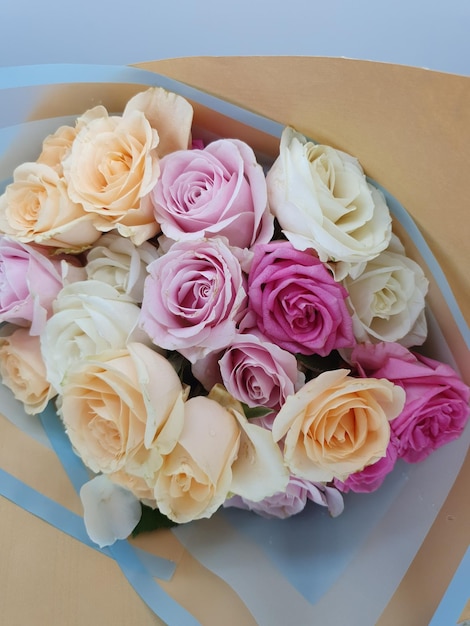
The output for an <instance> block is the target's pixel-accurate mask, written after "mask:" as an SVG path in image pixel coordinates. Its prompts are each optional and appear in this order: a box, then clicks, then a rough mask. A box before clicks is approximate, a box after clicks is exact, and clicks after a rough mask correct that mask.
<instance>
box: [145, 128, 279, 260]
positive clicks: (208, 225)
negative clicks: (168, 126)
mask: <svg viewBox="0 0 470 626" xmlns="http://www.w3.org/2000/svg"><path fill="white" fill-rule="evenodd" d="M160 166H161V173H160V179H159V180H158V182H157V184H156V186H155V187H154V189H153V191H152V194H151V197H152V200H153V204H154V207H155V216H156V219H157V221H158V222H159V223H160V226H161V228H162V231H163V232H164V233H165V235H166V236H167V237H169V238H170V239H174V240H175V241H179V240H181V239H192V240H194V239H199V238H201V237H213V236H216V235H219V236H224V237H227V239H228V241H229V242H230V245H232V246H237V247H240V248H249V247H251V246H252V245H253V244H254V243H255V242H256V241H261V242H263V243H265V242H268V241H269V240H270V239H271V237H272V235H273V232H274V226H273V223H274V220H273V217H272V215H271V214H270V212H269V211H268V208H267V190H266V180H265V177H264V173H263V170H262V168H261V166H260V165H259V164H258V163H257V162H256V157H255V155H254V152H253V150H252V149H251V148H250V147H249V146H248V145H247V144H246V143H243V142H242V141H239V140H236V139H220V140H219V141H214V142H213V143H210V144H209V145H208V146H207V147H206V148H204V149H203V150H198V149H196V150H180V151H178V152H174V153H172V154H169V155H167V156H166V157H164V158H163V159H162V160H161V163H160Z"/></svg>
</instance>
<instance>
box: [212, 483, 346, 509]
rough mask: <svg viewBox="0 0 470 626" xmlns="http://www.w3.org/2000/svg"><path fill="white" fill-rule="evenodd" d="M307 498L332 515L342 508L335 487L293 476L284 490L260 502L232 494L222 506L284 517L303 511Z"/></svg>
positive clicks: (340, 496)
mask: <svg viewBox="0 0 470 626" xmlns="http://www.w3.org/2000/svg"><path fill="white" fill-rule="evenodd" d="M307 500H312V501H313V502H315V503H316V504H320V505H321V506H326V507H327V508H328V511H329V512H330V514H331V515H332V517H336V516H337V515H340V513H342V511H343V508H344V504H343V497H342V495H341V493H340V492H339V491H338V490H337V489H336V488H335V487H327V486H326V485H324V484H322V483H312V482H309V481H307V480H303V479H302V478H297V477H295V476H291V478H290V479H289V484H288V485H287V487H286V489H285V491H281V492H278V493H275V494H274V495H273V496H271V497H269V498H265V499H264V500H261V501H260V502H252V501H251V500H247V499H246V498H241V497H240V496H234V497H232V498H230V499H229V500H226V501H225V502H224V507H225V508H227V507H236V508H238V509H245V510H248V511H253V512H255V513H257V514H258V515H261V517H267V518H270V517H271V518H272V517H278V518H280V519H285V518H287V517H291V516H292V515H297V513H300V512H301V511H303V509H304V508H305V505H306V504H307Z"/></svg>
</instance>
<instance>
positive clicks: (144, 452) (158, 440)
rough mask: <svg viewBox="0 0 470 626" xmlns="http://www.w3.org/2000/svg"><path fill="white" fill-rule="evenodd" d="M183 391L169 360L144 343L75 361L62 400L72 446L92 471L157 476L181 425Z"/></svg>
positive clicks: (61, 405) (177, 436)
mask: <svg viewBox="0 0 470 626" xmlns="http://www.w3.org/2000/svg"><path fill="white" fill-rule="evenodd" d="M184 398H185V391H184V390H183V388H182V386H181V382H180V380H179V378H178V376H177V374H176V372H175V370H174V369H173V367H172V366H171V365H170V363H169V362H168V361H167V360H166V359H165V358H164V357H163V356H161V355H160V354H158V353H157V352H154V351H153V350H152V349H150V348H148V347H146V346H144V345H142V344H135V343H132V344H129V346H128V348H127V349H125V350H119V351H112V352H108V353H103V354H101V355H99V356H96V357H95V358H91V359H90V360H84V361H82V362H79V363H77V364H76V366H74V367H73V368H72V369H71V370H70V372H69V375H68V376H67V382H66V384H65V386H64V388H63V391H62V395H61V396H60V401H59V403H58V405H59V406H58V409H59V414H60V416H61V417H62V420H63V422H64V425H65V428H66V432H67V434H68V436H69V438H70V440H71V442H72V445H73V447H74V448H75V450H76V451H77V452H78V454H79V455H80V457H81V458H82V460H83V461H84V463H85V464H86V465H87V466H88V467H89V468H90V469H92V470H93V471H94V472H103V473H105V474H111V473H114V472H119V471H121V470H124V471H125V472H128V473H130V474H134V475H136V476H140V477H141V478H143V479H144V480H145V481H151V480H153V477H154V475H155V472H156V471H157V470H158V469H159V467H160V465H161V463H162V455H166V454H168V453H169V452H170V451H171V450H173V448H174V447H175V445H176V442H177V441H178V438H179V436H180V434H181V431H182V428H183V411H184V409H183V403H184Z"/></svg>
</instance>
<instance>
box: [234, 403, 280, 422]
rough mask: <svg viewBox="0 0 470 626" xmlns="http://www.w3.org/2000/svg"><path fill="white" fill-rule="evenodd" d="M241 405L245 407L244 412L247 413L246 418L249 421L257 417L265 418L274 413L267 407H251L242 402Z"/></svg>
mask: <svg viewBox="0 0 470 626" xmlns="http://www.w3.org/2000/svg"><path fill="white" fill-rule="evenodd" d="M241 404H242V407H243V412H244V413H245V416H246V417H247V419H253V418H255V417H264V416H265V415H269V414H270V413H272V412H273V410H272V409H270V408H268V407H267V406H253V407H250V406H248V405H247V404H245V403H244V402H242V403H241Z"/></svg>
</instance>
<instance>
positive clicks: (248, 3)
mask: <svg viewBox="0 0 470 626" xmlns="http://www.w3.org/2000/svg"><path fill="white" fill-rule="evenodd" d="M1 23H2V36H1V38H0V65H24V64H32V63H104V64H108V63H109V64H128V63H136V62H139V61H150V60H154V59H163V58H170V57H181V56H195V55H197V56H199V55H284V54H286V55H314V56H335V57H339V56H345V57H352V58H359V59H369V60H374V61H384V62H391V63H399V64H405V65H414V66H417V67H427V68H430V69H434V70H440V71H444V72H453V73H457V74H464V75H467V76H469V75H470V37H469V32H470V0H440V1H439V0H427V1H426V0H386V1H384V0H230V1H228V2H227V1H224V0H166V1H165V2H162V0H127V2H124V1H123V0H75V2H71V1H70V0H3V2H2V8H1Z"/></svg>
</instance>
